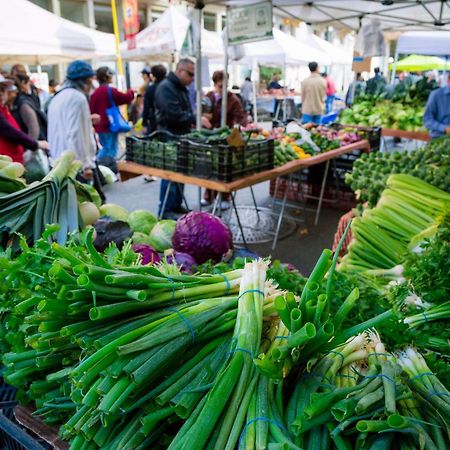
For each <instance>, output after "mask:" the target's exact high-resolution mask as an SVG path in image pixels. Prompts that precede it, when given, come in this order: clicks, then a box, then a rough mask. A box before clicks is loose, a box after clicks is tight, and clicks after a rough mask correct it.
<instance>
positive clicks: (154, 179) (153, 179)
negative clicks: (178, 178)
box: [144, 175, 156, 183]
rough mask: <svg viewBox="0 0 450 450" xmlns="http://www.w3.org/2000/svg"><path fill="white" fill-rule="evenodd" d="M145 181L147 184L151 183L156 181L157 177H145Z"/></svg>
mask: <svg viewBox="0 0 450 450" xmlns="http://www.w3.org/2000/svg"><path fill="white" fill-rule="evenodd" d="M144 181H145V182H146V183H151V182H152V181H156V178H155V177H152V176H151V175H148V176H145V177H144Z"/></svg>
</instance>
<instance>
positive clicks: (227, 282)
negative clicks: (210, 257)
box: [220, 273, 231, 294]
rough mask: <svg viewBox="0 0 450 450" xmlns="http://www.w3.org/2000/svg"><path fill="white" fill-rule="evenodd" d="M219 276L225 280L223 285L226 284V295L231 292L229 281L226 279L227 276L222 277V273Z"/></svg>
mask: <svg viewBox="0 0 450 450" xmlns="http://www.w3.org/2000/svg"><path fill="white" fill-rule="evenodd" d="M220 276H221V277H222V278H223V279H224V280H225V283H226V284H227V290H226V291H225V294H228V292H230V291H231V284H230V280H229V279H228V278H227V276H226V275H224V274H223V273H221V274H220Z"/></svg>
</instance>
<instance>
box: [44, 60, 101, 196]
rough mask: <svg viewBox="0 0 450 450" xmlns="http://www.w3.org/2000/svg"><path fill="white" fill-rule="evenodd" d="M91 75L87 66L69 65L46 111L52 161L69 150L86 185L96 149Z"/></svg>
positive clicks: (92, 168)
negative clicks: (78, 165)
mask: <svg viewBox="0 0 450 450" xmlns="http://www.w3.org/2000/svg"><path fill="white" fill-rule="evenodd" d="M94 75H95V72H94V70H93V69H92V67H91V65H90V64H88V63H86V62H84V61H73V62H72V63H70V64H69V66H68V68H67V74H66V80H65V81H64V83H63V85H62V86H61V89H60V90H59V92H58V93H57V94H56V95H55V97H54V98H53V100H52V101H51V103H50V106H49V108H48V142H49V145H50V155H51V156H52V158H53V159H56V158H59V157H60V156H61V154H62V153H64V152H65V151H66V150H72V151H73V152H74V153H75V155H76V158H77V159H78V160H80V161H81V164H82V168H81V173H80V175H81V177H82V178H83V179H84V180H87V181H95V178H94V169H95V153H96V150H97V147H96V142H95V137H94V132H93V129H92V118H91V113H90V111H89V101H88V94H89V92H90V90H91V86H92V80H93V78H94ZM96 187H97V186H96Z"/></svg>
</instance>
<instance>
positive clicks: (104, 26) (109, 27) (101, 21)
mask: <svg viewBox="0 0 450 450" xmlns="http://www.w3.org/2000/svg"><path fill="white" fill-rule="evenodd" d="M94 14H95V24H96V25H97V30H99V31H104V32H105V33H114V27H113V21H112V12H111V6H107V5H98V4H94Z"/></svg>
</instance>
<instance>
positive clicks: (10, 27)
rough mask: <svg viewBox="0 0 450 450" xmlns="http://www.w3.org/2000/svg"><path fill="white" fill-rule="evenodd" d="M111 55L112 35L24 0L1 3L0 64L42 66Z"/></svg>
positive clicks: (112, 52) (112, 48) (113, 52)
mask: <svg viewBox="0 0 450 450" xmlns="http://www.w3.org/2000/svg"><path fill="white" fill-rule="evenodd" d="M114 54H115V41H114V35H112V34H109V33H102V32H100V31H96V30H92V29H91V28H87V27H85V26H83V25H79V24H77V23H74V22H71V21H69V20H66V19H63V18H61V17H58V16H57V15H55V14H53V13H51V12H49V11H47V10H45V9H43V8H40V7H39V6H36V5H34V4H33V3H31V2H29V1H26V0H14V1H9V2H8V1H3V2H2V7H1V12H0V63H9V64H14V63H22V64H33V65H44V64H56V63H61V62H68V61H73V60H74V59H92V58H105V57H109V56H113V55H114Z"/></svg>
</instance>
